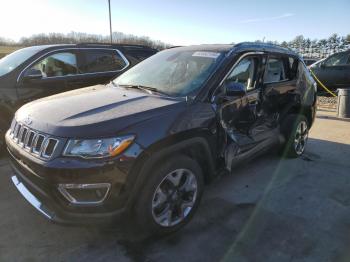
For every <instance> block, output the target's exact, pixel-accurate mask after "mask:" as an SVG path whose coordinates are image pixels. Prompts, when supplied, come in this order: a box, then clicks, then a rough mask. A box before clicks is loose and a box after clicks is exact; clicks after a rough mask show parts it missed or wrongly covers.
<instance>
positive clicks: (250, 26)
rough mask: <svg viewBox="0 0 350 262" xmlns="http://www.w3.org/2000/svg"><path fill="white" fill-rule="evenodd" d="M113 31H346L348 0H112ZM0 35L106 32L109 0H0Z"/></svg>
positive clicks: (216, 36)
mask: <svg viewBox="0 0 350 262" xmlns="http://www.w3.org/2000/svg"><path fill="white" fill-rule="evenodd" d="M111 2H112V16H113V19H112V25H113V30H114V31H120V32H124V33H130V34H135V35H140V36H141V35H144V36H149V37H151V38H153V39H155V40H161V41H163V42H166V43H170V44H174V45H188V44H199V43H231V42H240V41H253V40H257V39H261V40H262V39H263V38H264V37H265V39H266V40H277V41H283V40H291V39H292V38H294V37H295V36H296V35H300V34H302V35H304V36H306V37H310V38H312V39H313V38H323V37H328V36H330V35H331V34H332V33H338V34H340V35H347V34H350V13H349V11H350V0H333V1H324V0H319V1H306V0H293V1H285V0H269V1H267V0H265V1H262V0H260V1H259V0H249V1H242V0H239V1H235V0H176V1H175V0H173V1H167V0H147V1H144V0H143V1H141V0H139V1H135V0H123V1H122V0H112V1H111ZM0 6H1V15H0V24H1V26H0V36H1V37H5V38H11V39H13V40H18V39H19V38H20V37H22V36H30V35H32V34H37V33H49V32H61V33H68V32H70V31H77V32H86V33H96V34H103V35H107V34H109V22H108V5H107V0H46V1H45V0H0Z"/></svg>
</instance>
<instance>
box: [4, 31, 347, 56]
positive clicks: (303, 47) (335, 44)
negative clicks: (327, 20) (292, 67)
mask: <svg viewBox="0 0 350 262" xmlns="http://www.w3.org/2000/svg"><path fill="white" fill-rule="evenodd" d="M112 38H113V43H120V44H137V45H145V46H149V47H152V48H156V49H158V50H162V49H165V48H168V47H171V45H170V44H167V43H164V42H162V41H159V40H153V39H151V38H149V37H147V36H135V35H131V34H124V33H122V32H113V34H112ZM109 42H110V36H106V35H99V34H87V33H81V32H70V33H68V34H62V33H49V34H36V35H32V36H30V37H23V38H21V39H20V40H19V41H18V42H15V41H12V40H9V39H5V38H1V37H0V45H5V46H33V45H45V44H76V43H109ZM257 42H261V41H257ZM268 42H269V43H273V44H277V45H280V46H283V47H287V48H291V49H293V50H295V51H296V52H298V53H299V54H300V55H302V56H303V57H310V58H324V57H327V56H328V55H330V54H333V53H336V52H340V51H344V50H347V49H350V34H349V35H347V36H339V35H338V34H333V35H331V36H330V37H328V38H324V39H313V40H311V39H310V38H305V37H304V36H302V35H299V36H296V37H295V38H294V39H293V40H291V41H288V42H287V41H283V42H277V41H268Z"/></svg>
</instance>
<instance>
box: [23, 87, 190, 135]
mask: <svg viewBox="0 0 350 262" xmlns="http://www.w3.org/2000/svg"><path fill="white" fill-rule="evenodd" d="M185 103H186V102H185V101H184V100H182V99H181V100H179V99H173V98H168V97H160V96H155V95H150V94H147V93H144V92H143V91H139V90H130V89H129V90H126V89H123V88H116V87H112V86H104V85H98V86H92V87H88V88H83V89H78V90H75V91H70V92H66V93H62V94H59V95H55V96H51V97H47V98H43V99H40V100H37V101H34V102H31V103H29V104H27V105H25V106H23V107H22V108H21V109H19V110H18V112H17V113H16V119H17V121H20V122H24V123H31V124H30V128H32V129H34V130H37V131H40V132H43V133H47V134H50V135H54V136H58V137H76V138H79V137H82V138H86V137H96V136H98V137H100V136H109V135H115V134H116V133H117V132H120V131H122V130H123V129H125V128H127V127H129V126H131V125H133V124H135V123H138V122H140V121H146V120H148V119H150V118H154V117H157V116H159V115H162V114H165V113H166V112H169V111H172V110H181V108H182V109H184V108H185ZM28 120H29V121H28Z"/></svg>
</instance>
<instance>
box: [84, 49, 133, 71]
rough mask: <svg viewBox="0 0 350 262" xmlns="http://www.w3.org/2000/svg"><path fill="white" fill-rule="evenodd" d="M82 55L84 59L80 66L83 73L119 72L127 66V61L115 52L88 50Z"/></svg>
mask: <svg viewBox="0 0 350 262" xmlns="http://www.w3.org/2000/svg"><path fill="white" fill-rule="evenodd" d="M83 53H84V57H85V61H84V63H83V65H82V66H81V70H82V72H83V73H99V72H110V71H120V70H122V69H124V68H125V67H126V66H127V61H125V60H124V59H123V58H122V56H121V55H120V54H119V53H118V52H117V51H116V50H108V49H88V50H84V52H83Z"/></svg>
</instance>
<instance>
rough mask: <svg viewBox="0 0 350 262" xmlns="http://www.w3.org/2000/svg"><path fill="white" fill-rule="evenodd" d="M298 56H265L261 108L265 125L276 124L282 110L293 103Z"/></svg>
mask: <svg viewBox="0 0 350 262" xmlns="http://www.w3.org/2000/svg"><path fill="white" fill-rule="evenodd" d="M297 69H298V58H294V57H289V56H287V55H279V54H271V55H269V56H268V58H267V63H266V66H265V73H264V79H263V105H262V106H263V110H264V112H265V113H266V117H265V119H264V121H265V123H266V124H267V125H272V126H276V125H277V123H278V120H279V118H280V114H281V113H282V112H283V110H284V108H286V107H287V106H288V105H289V104H290V103H293V102H294V101H293V97H294V92H295V91H296V88H297V79H296V73H297Z"/></svg>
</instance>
